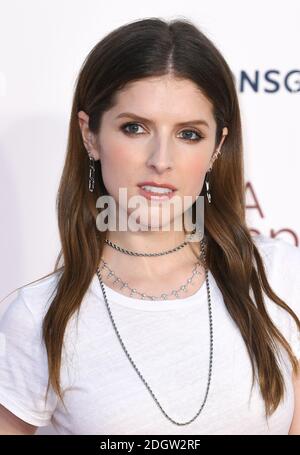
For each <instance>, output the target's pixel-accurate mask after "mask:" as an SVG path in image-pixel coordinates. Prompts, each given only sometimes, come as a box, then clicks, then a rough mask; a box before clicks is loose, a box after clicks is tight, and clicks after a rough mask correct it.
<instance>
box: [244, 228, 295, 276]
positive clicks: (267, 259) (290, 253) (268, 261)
mask: <svg viewBox="0 0 300 455" xmlns="http://www.w3.org/2000/svg"><path fill="white" fill-rule="evenodd" d="M253 241H254V243H255V245H256V246H257V249H258V251H259V253H260V255H261V257H262V259H263V261H264V263H265V265H266V267H267V268H268V270H269V271H270V272H274V273H275V274H276V271H277V272H278V273H279V274H280V276H281V277H282V278H290V279H291V278H293V277H294V278H295V281H296V282H298V283H299V281H300V278H299V272H300V248H299V247H298V246H295V245H292V244H291V243H289V242H287V241H285V240H282V239H278V238H270V237H267V236H264V235H255V236H253Z"/></svg>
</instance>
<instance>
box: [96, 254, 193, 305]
mask: <svg viewBox="0 0 300 455" xmlns="http://www.w3.org/2000/svg"><path fill="white" fill-rule="evenodd" d="M101 263H102V266H101V267H100V271H101V270H103V269H107V270H108V272H109V273H108V274H107V278H108V279H109V278H110V277H113V279H114V281H113V285H117V284H120V285H121V287H120V288H119V289H120V290H121V289H124V288H126V289H128V290H129V291H130V296H129V297H133V296H140V297H137V298H141V300H147V299H148V300H167V299H168V296H173V295H174V296H175V297H176V299H180V296H179V293H180V292H186V291H187V288H188V286H189V284H190V283H192V281H193V279H194V277H195V276H196V275H200V272H199V270H197V268H198V267H199V266H200V264H201V263H200V262H199V261H197V262H196V263H195V264H194V268H193V271H192V275H191V276H190V277H189V278H188V279H187V280H186V282H185V284H182V285H181V286H179V288H178V289H173V290H172V291H171V292H169V293H162V294H161V295H160V296H155V295H149V294H145V293H144V292H139V291H138V290H137V289H135V288H132V287H130V286H129V284H128V283H127V282H125V281H123V280H122V279H121V278H120V277H118V276H117V275H116V274H115V272H114V271H113V270H112V269H111V268H110V267H109V265H108V264H107V262H105V261H103V259H101Z"/></svg>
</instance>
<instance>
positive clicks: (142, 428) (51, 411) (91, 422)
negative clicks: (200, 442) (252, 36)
mask: <svg viewBox="0 0 300 455" xmlns="http://www.w3.org/2000/svg"><path fill="white" fill-rule="evenodd" d="M234 82H235V81H234V78H233V75H232V73H231V71H230V69H229V67H228V65H227V63H226V62H225V60H224V58H223V57H222V56H221V54H220V53H219V51H218V50H217V49H216V48H215V46H214V45H213V44H212V43H211V41H210V40H209V39H208V38H207V37H205V36H204V35H203V34H202V33H201V31H199V30H198V29H197V28H196V27H195V26H194V25H193V24H192V23H190V22H189V21H187V20H174V21H171V22H169V23H167V22H165V21H163V20H160V19H157V18H150V19H146V20H139V21H135V22H133V23H130V24H126V25H124V26H122V27H119V28H118V29H116V30H114V31H113V32H111V33H110V34H108V35H107V36H106V37H105V38H104V39H102V41H100V42H99V43H98V44H97V45H96V46H95V47H94V48H93V49H92V51H91V52H90V53H89V55H88V57H87V59H86V61H85V62H84V65H83V67H82V69H81V71H80V74H79V77H78V80H77V86H76V90H75V95H74V101H73V107H72V113H71V119H70V130H69V142H68V151H67V156H66V162H65V166H64V170H63V174H62V179H61V183H60V187H59V192H58V198H57V209H58V222H59V230H60V237H61V244H62V250H61V252H60V254H59V257H58V259H57V262H56V265H55V270H54V273H52V274H50V275H47V276H46V277H44V278H43V279H41V280H38V282H37V283H35V284H32V283H30V284H29V285H28V286H26V287H25V286H24V287H23V288H22V289H21V290H20V292H19V293H18V296H17V297H16V299H15V300H14V302H13V303H12V304H11V305H10V307H9V309H8V311H7V312H6V313H5V316H4V317H3V319H2V321H1V331H2V333H3V335H2V337H3V339H4V340H5V346H6V347H5V348H4V349H3V353H2V354H3V355H2V356H1V365H0V366H1V373H0V375H1V376H0V378H1V380H0V403H1V405H2V407H1V419H0V422H1V425H0V428H1V432H2V433H25V434H30V433H34V432H35V431H36V429H37V427H40V426H46V425H49V424H51V425H52V427H53V432H54V433H58V434H123V435H124V434H144V435H145V434H152V435H155V434H173V435H174V434H181V435H183V434H287V433H290V434H300V416H299V412H300V411H299V406H300V405H299V394H300V390H299V374H298V369H297V367H298V359H299V358H300V342H299V339H298V338H297V337H298V333H299V328H300V322H299V319H298V317H297V315H298V316H299V314H300V305H299V301H300V286H299V272H300V252H299V249H298V248H296V247H293V246H292V245H290V244H288V243H286V242H284V241H282V240H274V239H269V238H267V237H264V236H255V237H254V236H253V237H252V236H251V235H250V232H249V230H248V228H247V226H246V221H245V198H244V180H243V178H244V177H243V155H242V133H241V120H240V112H239V105H238V99H237V94H236V89H235V84H234ZM124 189H125V190H126V192H125V196H124V193H122V194H121V193H120V190H124ZM162 194H163V195H162ZM200 194H201V195H203V196H204V198H201V200H202V201H203V200H204V204H205V207H204V225H203V227H204V232H203V230H202V231H201V229H197V226H198V223H199V214H198V212H197V210H196V208H197V205H196V202H197V201H198V197H199V195H200ZM100 196H101V197H107V198H109V199H108V200H109V201H111V200H113V201H115V203H116V209H117V210H116V211H115V212H114V210H111V208H110V210H109V212H108V217H109V218H110V221H112V220H113V221H120V219H123V220H124V218H125V220H127V221H128V220H129V218H130V217H131V216H132V215H134V211H133V210H132V208H133V207H134V205H130V203H129V202H130V201H131V202H132V201H133V200H135V199H134V198H135V197H137V196H139V198H141V199H143V201H146V203H144V204H143V205H142V207H140V209H139V210H138V213H137V216H136V217H135V220H134V221H135V225H136V224H138V223H139V227H140V229H138V230H135V229H125V230H122V229H121V228H120V226H119V224H118V225H117V226H118V227H117V229H114V226H113V224H112V225H109V227H108V229H107V230H106V231H105V230H103V229H101V227H102V226H103V224H104V220H103V218H101V219H99V213H100V215H101V214H102V215H103V214H104V213H105V209H106V208H104V206H103V205H101V204H102V201H103V199H101V200H100V203H98V201H99V197H100ZM187 196H188V197H190V199H189V201H190V202H189V204H188V207H187V208H186V207H185V208H184V207H183V206H182V205H180V203H179V202H180V201H182V200H183V199H184V198H185V197H187ZM175 198H176V199H175ZM175 200H176V204H174V208H173V211H172V210H170V212H168V213H169V217H166V209H167V207H169V208H170V207H171V202H173V201H175ZM168 204H169V205H168ZM98 207H100V211H99V210H97V208H98ZM190 209H191V210H190ZM186 213H190V214H191V215H192V216H191V217H190V218H189V219H190V220H191V221H196V223H195V224H196V231H195V234H198V235H199V233H200V236H199V237H198V240H197V237H195V236H194V237H193V235H192V236H191V237H186V234H187V233H194V231H192V230H191V229H186V227H183V229H179V230H176V229H175V224H176V222H177V221H178V220H180V219H181V220H182V219H183V217H184V215H186ZM124 215H125V216H124ZM148 215H149V217H150V221H149V218H147V217H148ZM167 222H169V225H168V226H167ZM133 224H134V223H133ZM200 224H201V220H200ZM149 226H150V228H151V229H149ZM166 226H167V227H168V229H166V230H164V229H163V228H165V227H166ZM193 226H194V225H193ZM201 233H202V234H204V235H201ZM188 240H190V241H188ZM60 261H62V263H61V264H60ZM3 345H4V343H3ZM297 378H298V379H297ZM46 392H47V393H46Z"/></svg>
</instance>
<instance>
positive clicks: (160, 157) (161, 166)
mask: <svg viewBox="0 0 300 455" xmlns="http://www.w3.org/2000/svg"><path fill="white" fill-rule="evenodd" d="M154 148H155V150H154V151H153V152H152V153H151V154H150V156H149V158H148V160H147V166H149V167H152V168H154V169H155V170H156V172H157V173H159V174H162V173H163V172H165V171H166V170H169V169H172V167H173V153H172V147H171V146H170V145H169V144H168V141H167V139H166V140H165V141H162V140H161V141H159V143H158V144H155V145H154Z"/></svg>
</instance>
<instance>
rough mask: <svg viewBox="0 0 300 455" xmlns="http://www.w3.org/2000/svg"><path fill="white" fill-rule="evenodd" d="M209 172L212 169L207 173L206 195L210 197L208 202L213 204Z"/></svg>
mask: <svg viewBox="0 0 300 455" xmlns="http://www.w3.org/2000/svg"><path fill="white" fill-rule="evenodd" d="M209 174H210V171H208V172H207V173H206V175H205V186H206V196H207V199H208V203H209V204H211V194H210V187H209V177H210V176H209Z"/></svg>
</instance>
